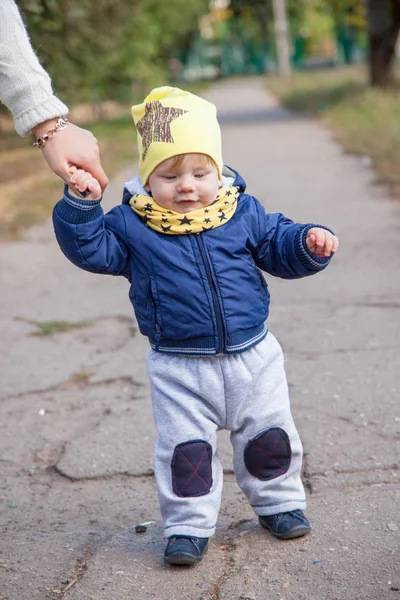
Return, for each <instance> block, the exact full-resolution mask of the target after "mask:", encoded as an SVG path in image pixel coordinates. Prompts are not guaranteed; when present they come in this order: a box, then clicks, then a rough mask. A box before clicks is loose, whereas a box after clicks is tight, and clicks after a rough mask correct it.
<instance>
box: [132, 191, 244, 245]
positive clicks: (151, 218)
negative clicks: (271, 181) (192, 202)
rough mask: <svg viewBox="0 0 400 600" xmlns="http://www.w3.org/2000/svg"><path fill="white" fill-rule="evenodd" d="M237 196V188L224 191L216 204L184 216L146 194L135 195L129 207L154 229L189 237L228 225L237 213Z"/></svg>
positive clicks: (219, 192) (219, 195) (219, 194)
mask: <svg viewBox="0 0 400 600" xmlns="http://www.w3.org/2000/svg"><path fill="white" fill-rule="evenodd" d="M238 196H239V189H238V188H237V187H224V188H221V189H220V190H219V191H218V194H217V198H216V200H215V202H213V203H212V204H209V205H208V206H206V207H204V208H199V209H197V210H193V211H191V212H188V213H185V214H184V213H179V212H175V211H173V210H167V209H165V208H164V207H163V206H160V205H159V204H157V202H155V201H154V200H153V198H152V197H151V196H145V195H144V194H137V195H135V196H132V198H131V199H130V201H129V204H130V206H131V208H132V209H133V210H134V211H135V213H137V214H138V215H139V216H140V218H141V219H142V221H143V222H144V223H145V224H146V225H147V226H148V227H151V229H154V230H155V231H158V232H159V233H166V234H168V235H189V234H191V233H201V232H202V231H207V230H208V229H216V228H217V227H221V225H224V224H225V223H227V222H228V221H229V219H231V218H232V217H233V215H234V214H235V210H236V206H237V199H238Z"/></svg>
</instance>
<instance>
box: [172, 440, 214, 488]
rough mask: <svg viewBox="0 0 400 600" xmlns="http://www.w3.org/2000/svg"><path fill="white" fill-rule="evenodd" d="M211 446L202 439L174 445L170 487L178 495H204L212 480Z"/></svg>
mask: <svg viewBox="0 0 400 600" xmlns="http://www.w3.org/2000/svg"><path fill="white" fill-rule="evenodd" d="M211 461H212V448H211V446H210V444H209V443H208V442H205V441H204V440H191V441H190V442H183V443H182V444H178V445H177V446H176V447H175V450H174V455H173V457H172V461H171V470H172V488H173V490H174V493H175V494H176V495H177V496H179V497H181V498H182V497H190V496H205V494H209V493H210V489H211V486H212V484H213V480H212V469H211Z"/></svg>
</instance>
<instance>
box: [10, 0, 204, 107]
mask: <svg viewBox="0 0 400 600" xmlns="http://www.w3.org/2000/svg"><path fill="white" fill-rule="evenodd" d="M0 1H1V0H0ZM17 4H18V5H19V7H20V8H21V11H22V13H23V16H24V20H25V22H26V24H27V27H28V31H29V34H30V36H31V39H32V43H33V46H34V47H35V48H36V49H37V53H38V55H39V58H40V60H41V62H42V64H43V65H44V66H45V68H46V69H47V70H48V71H49V73H50V75H51V77H52V80H53V84H54V87H55V89H56V90H57V92H58V93H60V94H61V95H62V98H63V99H65V100H66V101H68V102H75V103H76V102H81V101H91V102H96V101H98V100H102V99H105V98H118V97H121V95H125V97H127V96H128V95H129V92H130V90H131V88H132V86H133V87H139V88H141V89H142V88H143V87H149V86H151V85H154V84H157V83H160V82H161V81H162V80H165V77H166V72H167V67H166V62H167V59H168V57H169V55H170V53H172V52H175V51H176V50H177V49H179V47H180V44H181V43H182V44H185V43H186V38H187V36H188V34H189V33H190V32H191V31H193V30H194V29H195V28H196V25H197V18H198V17H199V16H200V15H201V14H205V13H206V12H207V11H208V0H191V1H190V2H187V0H168V2H165V0H131V1H130V2H127V1H126V0H17Z"/></svg>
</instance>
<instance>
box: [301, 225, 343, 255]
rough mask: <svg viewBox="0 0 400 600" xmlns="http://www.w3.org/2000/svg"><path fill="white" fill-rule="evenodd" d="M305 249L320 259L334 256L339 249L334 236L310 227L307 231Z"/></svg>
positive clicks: (319, 228)
mask: <svg viewBox="0 0 400 600" xmlns="http://www.w3.org/2000/svg"><path fill="white" fill-rule="evenodd" d="M306 244H307V248H308V249H309V250H310V252H312V253H313V254H316V255H317V256H319V257H320V258H322V257H325V256H330V255H331V254H334V253H335V252H336V250H337V249H338V248H339V240H338V238H337V237H336V235H333V233H331V232H330V231H327V230H326V229H322V228H321V227H312V228H311V229H309V230H308V231H307V237H306Z"/></svg>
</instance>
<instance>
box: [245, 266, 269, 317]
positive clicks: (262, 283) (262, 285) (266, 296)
mask: <svg viewBox="0 0 400 600" xmlns="http://www.w3.org/2000/svg"><path fill="white" fill-rule="evenodd" d="M250 264H251V266H252V267H253V269H254V271H255V272H256V274H257V278H258V282H259V284H260V293H261V296H262V299H263V301H264V305H265V307H266V308H267V309H268V306H269V290H268V284H267V282H266V281H265V277H264V275H263V274H262V271H260V269H259V268H258V267H257V265H256V263H255V262H254V261H253V260H251V261H250Z"/></svg>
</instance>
